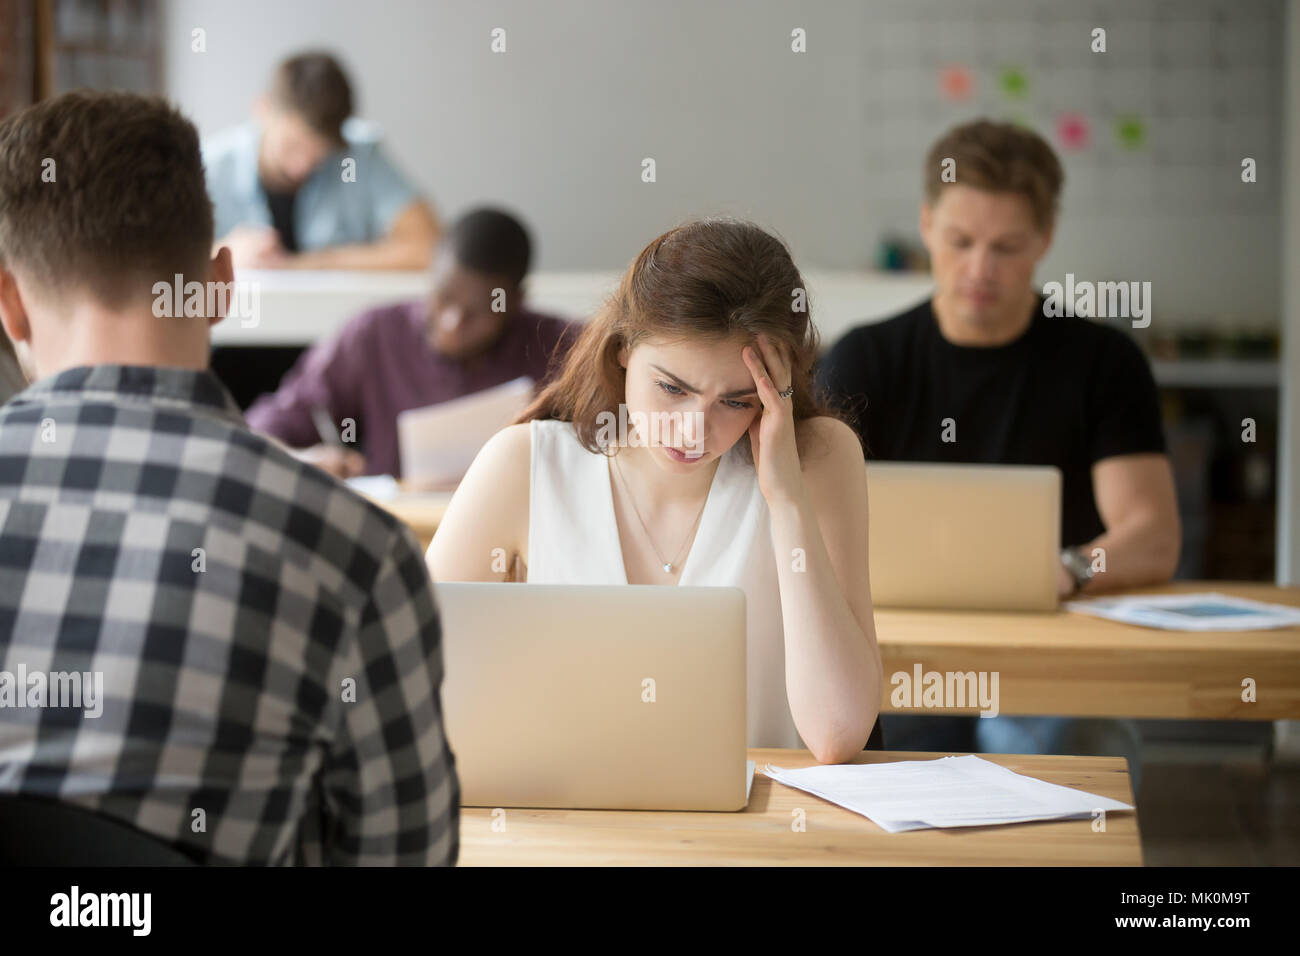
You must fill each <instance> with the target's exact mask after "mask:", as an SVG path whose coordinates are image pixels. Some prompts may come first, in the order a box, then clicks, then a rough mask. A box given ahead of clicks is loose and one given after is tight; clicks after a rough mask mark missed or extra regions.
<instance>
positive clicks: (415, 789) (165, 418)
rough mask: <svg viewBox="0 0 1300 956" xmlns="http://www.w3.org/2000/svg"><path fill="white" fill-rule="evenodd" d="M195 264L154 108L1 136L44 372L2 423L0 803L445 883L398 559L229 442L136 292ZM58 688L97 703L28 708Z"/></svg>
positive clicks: (172, 339) (70, 103) (189, 152)
mask: <svg viewBox="0 0 1300 956" xmlns="http://www.w3.org/2000/svg"><path fill="white" fill-rule="evenodd" d="M211 246H212V208H211V204H210V203H209V201H208V197H207V194H206V191H205V187H204V180H203V167H202V164H201V159H200V154H199V143H198V136H197V133H196V131H195V129H194V127H193V126H192V125H191V124H190V123H189V122H188V121H186V120H185V119H184V118H183V117H182V116H181V115H180V114H178V113H177V112H175V111H174V110H172V109H171V108H170V107H168V106H167V104H166V103H164V102H163V101H161V100H156V99H147V98H143V97H137V96H128V95H125V94H85V93H81V94H75V93H74V94H68V95H65V96H61V97H58V98H55V99H53V100H47V101H44V102H42V103H39V104H37V105H36V106H33V107H31V108H29V109H27V110H24V111H23V112H21V113H19V114H17V115H15V116H13V117H10V118H9V119H7V120H5V121H4V122H3V123H0V321H3V324H4V327H5V329H6V330H7V331H8V333H9V335H10V337H11V338H12V339H13V340H14V341H16V342H21V343H26V346H27V347H28V348H29V349H30V354H31V358H32V361H33V363H34V365H35V367H36V369H37V371H38V372H39V374H40V376H41V380H40V381H39V382H37V384H35V385H33V386H31V387H30V388H28V389H27V390H26V391H24V392H21V393H19V394H18V395H17V396H15V397H14V398H13V399H12V400H11V401H10V402H9V403H8V404H7V405H5V406H4V407H3V408H0V791H5V792H17V793H21V794H27V795H31V796H32V797H34V798H36V797H45V798H51V799H57V800H60V801H64V802H67V803H72V804H78V805H81V806H83V807H87V808H91V809H93V810H96V811H98V812H100V813H102V814H105V815H107V816H110V817H114V818H117V819H119V820H121V821H124V822H126V823H128V824H131V825H133V826H135V827H137V828H139V829H141V830H143V831H146V832H148V833H150V834H153V835H155V836H157V837H159V838H161V839H163V840H165V841H168V842H170V843H172V844H174V845H176V846H177V847H178V848H180V849H182V850H184V851H186V852H188V853H189V854H190V855H192V856H194V857H196V858H198V859H201V860H205V861H209V862H215V863H254V864H286V863H295V862H299V863H302V862H307V863H312V862H324V863H332V864H415V865H424V864H451V863H454V862H455V861H456V857H457V852H458V847H459V842H458V836H457V825H458V821H459V809H458V805H459V802H460V790H459V785H458V782H457V779H456V772H455V761H454V758H453V755H452V753H451V751H450V749H449V747H448V745H447V741H446V738H445V736H444V733H443V721H442V710H441V703H440V698H439V687H440V685H441V682H442V650H441V637H440V626H439V622H438V616H437V611H436V608H435V607H434V603H433V596H432V587H431V585H430V582H429V578H428V574H427V572H426V570H425V564H424V560H423V556H422V555H421V553H420V550H419V547H418V545H417V544H416V541H415V539H414V537H413V535H412V534H411V532H410V531H409V530H408V529H407V528H406V527H405V526H403V525H402V524H401V523H399V522H398V521H397V520H396V519H394V518H393V517H391V516H390V515H388V514H387V513H386V512H384V511H382V510H380V509H379V508H377V507H375V506H373V505H371V504H369V503H368V502H366V501H365V500H364V499H362V498H361V497H359V496H358V495H356V494H354V493H353V492H351V491H350V490H348V489H347V488H346V487H344V486H343V485H342V484H340V483H338V482H337V481H335V480H334V479H332V478H330V477H329V476H327V475H326V474H325V473H324V472H322V471H319V470H317V469H315V468H313V467H311V466H309V465H305V464H303V463H301V462H299V461H298V460H296V459H295V458H294V457H292V456H291V455H290V454H288V453H287V452H286V451H285V450H283V449H282V448H280V447H279V446H277V445H275V444H273V443H271V442H270V441H268V440H267V439H265V438H262V437H260V436H258V435H255V434H253V433H251V432H250V431H248V430H247V428H246V426H245V424H244V422H243V419H242V418H241V416H240V413H239V411H238V408H237V407H236V406H235V405H234V403H233V401H232V400H231V398H230V396H229V395H228V394H227V393H226V391H225V390H224V389H223V388H222V386H221V385H220V383H219V382H218V381H217V380H216V378H214V377H213V376H212V374H211V373H210V372H208V371H207V370H206V369H207V362H208V327H209V325H210V324H212V323H213V322H215V321H217V320H219V319H220V318H221V312H222V311H223V309H222V308H221V307H220V306H218V307H217V308H215V309H212V310H210V311H209V310H204V311H202V313H201V314H194V312H195V310H193V309H190V310H187V309H186V308H185V305H186V303H183V302H168V301H167V299H168V297H169V295H170V293H169V292H168V293H162V294H161V296H160V295H159V293H158V292H157V291H156V287H155V283H156V282H157V283H161V284H162V286H167V287H169V288H174V286H175V282H174V279H175V277H176V276H177V275H180V276H183V278H184V280H185V281H186V282H188V281H191V280H195V279H197V280H198V281H200V282H203V283H208V284H211V283H229V282H231V280H232V270H231V265H230V254H229V251H228V250H225V249H222V250H220V252H219V253H218V254H217V255H216V257H215V258H210V257H211ZM162 286H159V287H157V288H161V287H162ZM227 288H229V286H227ZM218 301H219V300H218ZM160 303H162V304H163V305H164V306H165V308H163V309H162V310H161V312H162V315H161V316H160V315H159V312H160V309H159V304H160ZM71 672H78V673H80V674H81V675H82V676H83V677H86V684H85V687H86V688H87V690H89V688H91V687H92V686H94V682H93V681H91V679H90V677H91V676H92V675H102V687H103V699H102V701H99V702H98V704H97V705H96V706H95V707H93V708H92V707H90V706H89V704H87V706H83V707H72V706H66V704H67V701H62V702H61V701H58V700H56V699H55V695H54V694H52V693H46V692H45V690H48V691H52V690H53V689H54V687H55V681H56V680H57V678H53V677H51V678H46V676H45V675H60V674H62V675H66V674H69V673H71ZM6 675H7V676H6ZM19 675H25V679H24V680H23V681H22V683H21V686H20V685H19V680H18V678H19ZM38 677H39V680H38ZM47 681H48V683H47ZM38 683H39V684H41V686H42V688H44V690H42V691H41V692H38V690H37V689H36V686H35V685H36V684H38ZM42 705H44V706H42ZM96 710H100V711H101V712H100V713H99V714H98V715H96V713H95V711H96ZM124 862H125V861H124Z"/></svg>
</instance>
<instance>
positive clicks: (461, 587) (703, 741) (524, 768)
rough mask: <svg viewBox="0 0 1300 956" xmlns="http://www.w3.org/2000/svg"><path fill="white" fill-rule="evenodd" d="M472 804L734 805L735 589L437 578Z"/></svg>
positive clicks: (741, 693) (740, 613) (463, 771)
mask: <svg viewBox="0 0 1300 956" xmlns="http://www.w3.org/2000/svg"><path fill="white" fill-rule="evenodd" d="M434 597H435V599H436V601H437V604H438V613H439V617H440V619H441V621H442V642H443V659H444V662H445V673H446V676H445V679H444V681H443V685H442V704H443V713H444V720H445V722H446V732H447V739H448V742H449V743H450V745H451V749H452V752H453V753H454V754H455V756H456V771H457V775H458V776H459V778H460V785H461V803H462V804H463V805H464V806H470V807H541V808H564V809H598V810H741V809H743V808H744V807H745V805H746V802H747V800H748V794H749V785H750V781H751V779H752V765H751V764H748V762H747V761H746V759H745V743H746V741H745V733H746V726H745V680H746V660H745V594H744V592H743V591H742V590H740V589H739V588H720V587H658V586H650V585H620V586H581V585H551V584H497V583H435V584H434Z"/></svg>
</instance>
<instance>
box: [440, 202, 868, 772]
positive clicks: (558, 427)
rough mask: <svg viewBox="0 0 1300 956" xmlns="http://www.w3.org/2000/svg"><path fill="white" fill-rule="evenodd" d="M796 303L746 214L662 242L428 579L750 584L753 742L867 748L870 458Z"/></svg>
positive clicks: (841, 750) (497, 440)
mask: <svg viewBox="0 0 1300 956" xmlns="http://www.w3.org/2000/svg"><path fill="white" fill-rule="evenodd" d="M806 302H807V298H806V293H805V287H804V284H803V280H802V278H801V277H800V275H799V271H798V270H797V269H796V268H795V265H794V263H793V262H792V261H791V258H790V254H789V252H788V251H787V250H786V248H785V246H784V245H783V244H782V243H781V242H780V241H779V240H777V239H776V238H774V237H773V236H771V235H769V234H768V233H766V232H764V231H763V230H762V229H760V228H758V227H757V226H755V225H753V224H751V223H746V222H738V221H735V220H729V219H708V220H703V221H699V222H692V223H688V224H686V225H682V226H679V227H677V228H675V229H672V230H670V231H669V232H667V233H665V234H664V235H662V236H660V237H659V238H658V239H656V240H655V241H654V242H652V243H650V245H649V246H647V247H646V248H645V250H644V251H642V253H641V254H640V255H639V256H638V257H637V258H636V261H635V262H633V263H632V265H631V267H630V268H629V269H628V271H627V273H626V274H625V275H624V277H623V280H622V282H621V283H620V285H619V287H618V290H617V291H616V292H615V294H614V295H613V296H612V297H611V299H610V300H609V301H608V302H607V303H606V304H605V306H604V307H603V308H602V309H601V310H600V311H599V312H598V314H597V315H596V316H595V317H593V319H592V320H591V321H590V322H589V323H588V324H587V326H586V328H585V329H583V331H582V334H581V336H580V337H579V338H578V340H577V342H576V343H575V344H574V346H573V348H572V350H571V351H570V353H569V355H568V357H567V359H566V361H565V364H564V367H563V369H562V371H561V373H560V374H559V375H558V377H557V378H556V379H555V381H554V382H553V383H552V384H551V385H550V386H549V387H547V388H546V389H545V390H544V391H542V393H541V394H540V395H539V396H538V397H537V399H536V400H535V401H534V402H533V404H532V405H531V406H530V407H529V408H527V409H526V410H525V411H524V412H523V414H522V415H520V417H519V419H518V421H517V422H516V423H515V424H513V425H511V426H509V427H507V428H505V429H503V430H502V431H501V432H499V433H498V434H497V435H495V436H493V438H492V439H491V441H489V442H488V443H487V445H485V446H484V448H483V450H482V451H481V452H480V453H479V455H478V457H477V458H476V459H475V461H474V464H473V465H472V466H471V468H470V470H469V472H468V473H467V474H466V476H465V478H464V480H463V481H462V482H461V484H460V487H459V488H458V489H457V491H456V494H455V496H454V497H453V499H452V501H451V504H450V506H449V507H448V509H447V512H446V515H445V516H444V518H443V520H442V523H441V524H440V526H439V528H438V532H437V534H436V535H435V536H434V539H433V543H432V544H431V545H430V546H429V551H428V556H427V559H428V563H429V570H430V572H431V573H432V575H433V578H434V580H438V581H503V580H519V581H522V580H527V581H528V582H529V583H535V584H541V583H545V584H610V585H615V584H657V585H672V584H685V585H688V586H713V587H739V588H742V589H743V590H744V591H745V595H746V622H747V635H746V636H747V640H748V658H749V660H748V682H749V686H748V727H747V731H748V743H749V746H751V747H789V748H802V747H807V749H809V750H810V751H811V752H812V753H813V755H814V756H815V757H816V758H817V759H818V760H820V761H821V762H823V763H835V762H840V761H844V760H847V759H849V758H851V757H852V755H853V754H854V753H856V752H858V751H860V750H862V748H863V744H864V743H866V742H867V741H868V736H869V735H870V734H871V732H872V728H873V727H874V725H875V723H876V717H877V714H878V712H879V707H880V700H881V692H882V674H881V663H880V652H879V649H878V647H877V646H876V635H875V624H874V621H873V618H872V609H871V586H870V580H869V578H868V567H867V486H866V470H865V465H864V462H863V454H862V446H861V444H860V443H859V440H858V438H857V435H856V433H855V432H854V431H853V430H852V429H851V428H850V427H849V426H848V425H846V424H845V423H843V422H842V421H840V420H839V419H838V418H835V417H834V416H833V413H831V412H829V411H828V410H827V409H826V408H824V407H823V406H822V405H821V404H820V403H819V401H818V400H817V399H816V398H815V397H814V395H813V393H812V367H813V363H814V361H815V359H816V355H817V333H816V329H815V328H814V326H813V325H812V322H811V320H810V318H809V313H808V310H807V307H806ZM647 423H651V424H650V425H649V427H648V426H647ZM664 623H665V626H672V622H671V621H665V622H664Z"/></svg>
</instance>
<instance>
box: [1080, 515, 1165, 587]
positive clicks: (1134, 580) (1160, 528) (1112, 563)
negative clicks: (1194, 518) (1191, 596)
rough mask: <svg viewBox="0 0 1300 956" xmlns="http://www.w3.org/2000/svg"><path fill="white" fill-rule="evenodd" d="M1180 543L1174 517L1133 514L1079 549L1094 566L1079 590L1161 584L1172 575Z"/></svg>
mask: <svg viewBox="0 0 1300 956" xmlns="http://www.w3.org/2000/svg"><path fill="white" fill-rule="evenodd" d="M1181 546H1182V536H1181V532H1180V529H1179V526H1178V520H1177V518H1175V519H1174V520H1173V521H1169V520H1167V519H1161V518H1159V517H1157V516H1154V515H1153V516H1150V517H1141V518H1133V519H1132V520H1130V521H1127V522H1125V523H1124V524H1122V525H1119V526H1117V527H1114V528H1111V529H1110V530H1109V531H1107V532H1106V533H1105V534H1103V535H1101V536H1100V537H1098V538H1096V539H1094V540H1093V541H1090V542H1089V543H1088V544H1086V545H1084V546H1083V547H1082V548H1081V549H1080V550H1081V551H1082V552H1083V555H1084V557H1085V558H1087V559H1088V560H1089V561H1090V562H1091V563H1092V565H1093V567H1094V569H1095V573H1094V574H1093V576H1092V579H1091V580H1090V581H1088V582H1087V584H1085V585H1084V587H1083V588H1082V590H1083V591H1084V592H1086V593H1089V594H1093V593H1101V592H1103V591H1115V590H1118V589H1120V588H1129V587H1141V586H1142V585H1146V584H1163V583H1164V582H1166V581H1168V580H1169V579H1170V578H1171V577H1173V573H1174V569H1175V568H1176V567H1177V565H1178V552H1179V549H1180V547H1181Z"/></svg>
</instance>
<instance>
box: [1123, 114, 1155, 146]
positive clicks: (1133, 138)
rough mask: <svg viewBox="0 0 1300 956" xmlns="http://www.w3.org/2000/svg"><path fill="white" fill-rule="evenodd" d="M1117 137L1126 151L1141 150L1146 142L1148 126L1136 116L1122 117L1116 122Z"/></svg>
mask: <svg viewBox="0 0 1300 956" xmlns="http://www.w3.org/2000/svg"><path fill="white" fill-rule="evenodd" d="M1115 135H1116V136H1117V137H1119V142H1120V145H1121V146H1123V147H1125V148H1126V149H1140V148H1141V147H1142V145H1143V144H1144V143H1145V142H1146V138H1147V128H1146V124H1145V123H1143V122H1142V120H1140V119H1139V118H1138V117H1136V116H1121V117H1119V118H1118V119H1117V120H1116V121H1115Z"/></svg>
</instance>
